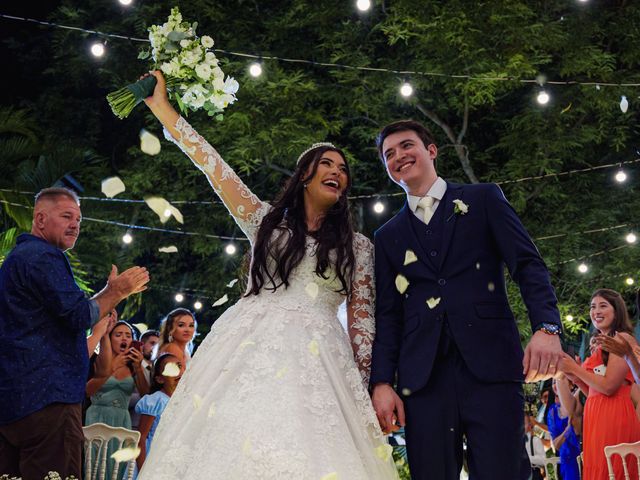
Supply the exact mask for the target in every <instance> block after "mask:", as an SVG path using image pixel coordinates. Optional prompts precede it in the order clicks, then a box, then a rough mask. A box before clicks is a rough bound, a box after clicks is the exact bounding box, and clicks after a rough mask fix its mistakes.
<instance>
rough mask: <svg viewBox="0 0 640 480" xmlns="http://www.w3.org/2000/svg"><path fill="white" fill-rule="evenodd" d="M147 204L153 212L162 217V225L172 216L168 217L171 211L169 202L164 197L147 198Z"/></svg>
mask: <svg viewBox="0 0 640 480" xmlns="http://www.w3.org/2000/svg"><path fill="white" fill-rule="evenodd" d="M144 201H145V203H146V204H147V205H148V206H149V208H150V209H151V210H153V212H154V213H155V214H156V215H158V217H160V221H161V222H162V223H166V222H167V221H168V220H169V218H170V217H171V215H166V212H170V210H169V202H167V201H166V200H165V199H164V198H162V197H145V199H144Z"/></svg>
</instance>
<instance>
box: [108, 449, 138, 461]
mask: <svg viewBox="0 0 640 480" xmlns="http://www.w3.org/2000/svg"><path fill="white" fill-rule="evenodd" d="M138 455H140V449H139V448H138V447H128V448H121V449H120V450H117V451H115V452H113V453H112V454H111V458H113V459H114V460H115V461H116V463H121V462H128V461H129V460H133V459H135V458H138Z"/></svg>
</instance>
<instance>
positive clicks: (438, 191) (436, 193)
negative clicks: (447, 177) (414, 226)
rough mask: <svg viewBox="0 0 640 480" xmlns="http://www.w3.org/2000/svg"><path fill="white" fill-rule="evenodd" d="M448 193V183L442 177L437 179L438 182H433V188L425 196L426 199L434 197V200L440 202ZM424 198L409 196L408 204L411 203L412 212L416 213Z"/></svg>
mask: <svg viewBox="0 0 640 480" xmlns="http://www.w3.org/2000/svg"><path fill="white" fill-rule="evenodd" d="M446 191H447V182H445V181H444V180H443V179H442V178H441V177H438V178H436V181H435V182H433V185H431V188H430V189H429V191H428V192H427V194H426V195H425V197H427V196H429V197H433V198H434V200H437V201H440V200H442V197H444V194H445V192H446ZM421 198H422V197H416V196H415V195H409V194H407V202H408V203H409V208H410V209H411V211H412V212H415V211H416V208H418V202H419V201H420V199H421Z"/></svg>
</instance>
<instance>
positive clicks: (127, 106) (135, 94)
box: [107, 75, 157, 120]
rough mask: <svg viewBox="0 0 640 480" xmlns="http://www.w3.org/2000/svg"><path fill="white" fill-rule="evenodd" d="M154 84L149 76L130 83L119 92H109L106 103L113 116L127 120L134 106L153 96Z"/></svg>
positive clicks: (154, 78)
mask: <svg viewBox="0 0 640 480" xmlns="http://www.w3.org/2000/svg"><path fill="white" fill-rule="evenodd" d="M156 83H157V80H156V77H154V76H153V75H149V76H148V77H145V78H143V79H142V80H138V81H137V82H136V83H130V84H129V85H127V86H126V87H122V88H121V89H120V90H116V91H115V92H111V93H110V94H109V95H107V101H108V102H109V106H110V107H111V111H112V112H113V114H114V115H115V116H116V117H118V118H119V119H120V120H122V119H123V118H127V117H128V116H129V114H130V113H131V112H132V110H133V109H134V108H135V107H136V105H138V104H139V103H140V102H142V101H143V100H144V99H145V98H147V97H149V96H151V95H153V89H154V88H155V87H156Z"/></svg>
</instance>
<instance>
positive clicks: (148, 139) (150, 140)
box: [140, 128, 161, 155]
mask: <svg viewBox="0 0 640 480" xmlns="http://www.w3.org/2000/svg"><path fill="white" fill-rule="evenodd" d="M160 148H161V147H160V140H158V137H156V136H155V135H154V134H153V133H151V132H149V131H147V130H145V129H144V128H143V129H142V130H140V150H142V151H143V152H144V153H146V154H147V155H157V154H159V153H160Z"/></svg>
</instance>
